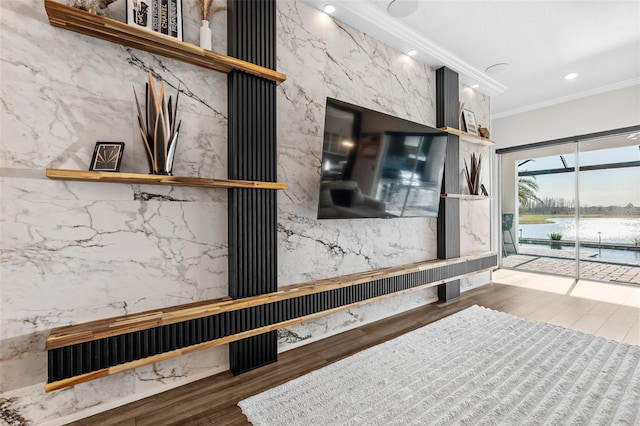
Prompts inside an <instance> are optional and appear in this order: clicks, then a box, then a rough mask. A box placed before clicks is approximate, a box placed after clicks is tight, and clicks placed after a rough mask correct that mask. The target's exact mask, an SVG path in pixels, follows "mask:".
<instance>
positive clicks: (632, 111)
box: [491, 85, 640, 248]
mask: <svg viewBox="0 0 640 426" xmlns="http://www.w3.org/2000/svg"><path fill="white" fill-rule="evenodd" d="M637 125H640V85H634V86H630V87H626V88H623V89H618V90H614V91H611V92H606V93H601V94H598V95H593V96H588V97H585V98H581V99H576V100H572V101H569V102H565V103H561V104H557V105H552V106H549V107H546V108H541V109H536V110H533V111H528V112H524V113H521V114H516V115H512V116H508V117H504V118H499V119H495V120H493V121H492V126H491V134H492V138H493V139H494V140H495V141H496V147H497V148H498V149H499V148H507V147H512V146H520V145H526V144H530V143H535V142H544V141H548V140H554V139H562V138H566V137H572V136H580V135H585V134H589V133H596V132H602V131H607V130H612V129H619V128H624V127H630V126H637ZM523 155H526V154H524V153H523V154H520V155H519V154H518V153H512V154H506V155H503V156H502V167H501V169H502V171H501V174H500V175H499V176H497V182H500V183H501V200H502V202H501V206H502V212H503V213H514V214H515V220H514V228H512V233H513V235H514V238H515V235H516V232H515V226H516V223H517V214H518V211H517V210H518V209H517V203H518V200H517V191H516V180H517V178H516V173H515V162H516V161H518V160H519V159H521V158H522V156H523ZM495 172H496V173H500V170H499V169H498V168H496V170H495ZM496 228H498V227H496ZM500 229H501V228H498V229H497V232H498V234H500V235H499V236H498V238H497V239H498V241H501V239H502V234H501V230H500ZM509 248H511V247H509Z"/></svg>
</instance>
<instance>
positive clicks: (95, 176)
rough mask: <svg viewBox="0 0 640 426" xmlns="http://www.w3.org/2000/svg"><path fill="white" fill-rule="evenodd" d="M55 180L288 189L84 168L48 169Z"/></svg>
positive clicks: (267, 184) (282, 185)
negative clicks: (85, 169) (94, 170)
mask: <svg viewBox="0 0 640 426" xmlns="http://www.w3.org/2000/svg"><path fill="white" fill-rule="evenodd" d="M47 177H48V178H49V179H54V180H76V181H84V182H110V183H137V184H142V185H173V186H196V187H202V188H255V189H286V188H287V184H286V183H280V182H256V181H249V180H226V179H208V178H198V177H185V176H166V175H145V174H140V173H120V172H93V171H84V170H65V169H47Z"/></svg>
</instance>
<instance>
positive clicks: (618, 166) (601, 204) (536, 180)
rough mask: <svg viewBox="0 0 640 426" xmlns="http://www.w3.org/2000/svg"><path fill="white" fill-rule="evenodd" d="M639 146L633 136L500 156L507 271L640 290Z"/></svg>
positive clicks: (637, 135)
mask: <svg viewBox="0 0 640 426" xmlns="http://www.w3.org/2000/svg"><path fill="white" fill-rule="evenodd" d="M639 144H640V133H638V132H627V133H620V134H614V135H607V136H606V137H600V138H593V139H588V140H576V141H574V142H568V143H561V144H560V143H559V144H550V145H547V146H542V147H538V148H535V149H516V150H513V151H512V152H505V153H500V151H498V152H499V154H500V159H501V161H500V163H501V165H502V166H501V168H502V170H501V178H502V194H501V207H502V213H503V233H502V238H503V249H502V251H503V253H502V254H503V256H502V267H504V268H513V269H519V270H524V271H532V272H542V273H551V274H554V275H564V276H570V277H575V278H583V279H589V280H597V281H606V282H616V283H624V284H633V285H640V146H639ZM509 219H512V223H509Z"/></svg>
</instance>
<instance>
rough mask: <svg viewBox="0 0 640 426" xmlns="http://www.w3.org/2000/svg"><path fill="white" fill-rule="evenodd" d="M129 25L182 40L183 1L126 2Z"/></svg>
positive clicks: (145, 0)
mask: <svg viewBox="0 0 640 426" xmlns="http://www.w3.org/2000/svg"><path fill="white" fill-rule="evenodd" d="M126 9H127V10H126V11H127V24H129V25H133V26H135V27H137V28H142V29H145V30H148V31H153V32H157V33H159V34H164V35H167V36H170V37H173V38H176V39H178V40H182V1H181V0H126Z"/></svg>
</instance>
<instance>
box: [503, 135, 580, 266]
mask: <svg viewBox="0 0 640 426" xmlns="http://www.w3.org/2000/svg"><path fill="white" fill-rule="evenodd" d="M505 163H508V164H509V165H508V167H513V168H514V170H515V171H514V174H513V182H512V183H511V185H509V184H506V185H505V180H503V188H505V186H506V187H508V186H511V188H509V189H506V188H505V189H506V191H509V192H511V191H513V197H512V198H513V200H512V201H507V202H505V201H506V200H505V198H508V197H505V196H504V193H505V192H506V191H503V218H504V219H505V220H507V221H508V219H509V216H510V213H513V217H514V221H513V227H512V228H511V230H509V229H508V228H509V227H508V226H507V225H508V223H507V224H505V226H504V232H503V241H504V244H503V247H504V249H503V263H502V265H503V267H507V268H514V269H519V270H523V271H530V272H544V273H546V272H552V273H554V274H557V275H564V276H569V277H575V276H576V275H577V271H576V266H577V264H576V262H575V259H576V250H575V237H576V208H575V206H576V202H575V188H576V176H575V144H566V145H559V146H555V147H547V148H543V149H533V150H527V151H520V152H517V153H515V154H510V155H505V156H503V159H502V164H503V167H504V165H505ZM503 223H504V220H503ZM512 237H513V239H514V240H515V241H514V242H515V244H511V238H512Z"/></svg>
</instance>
